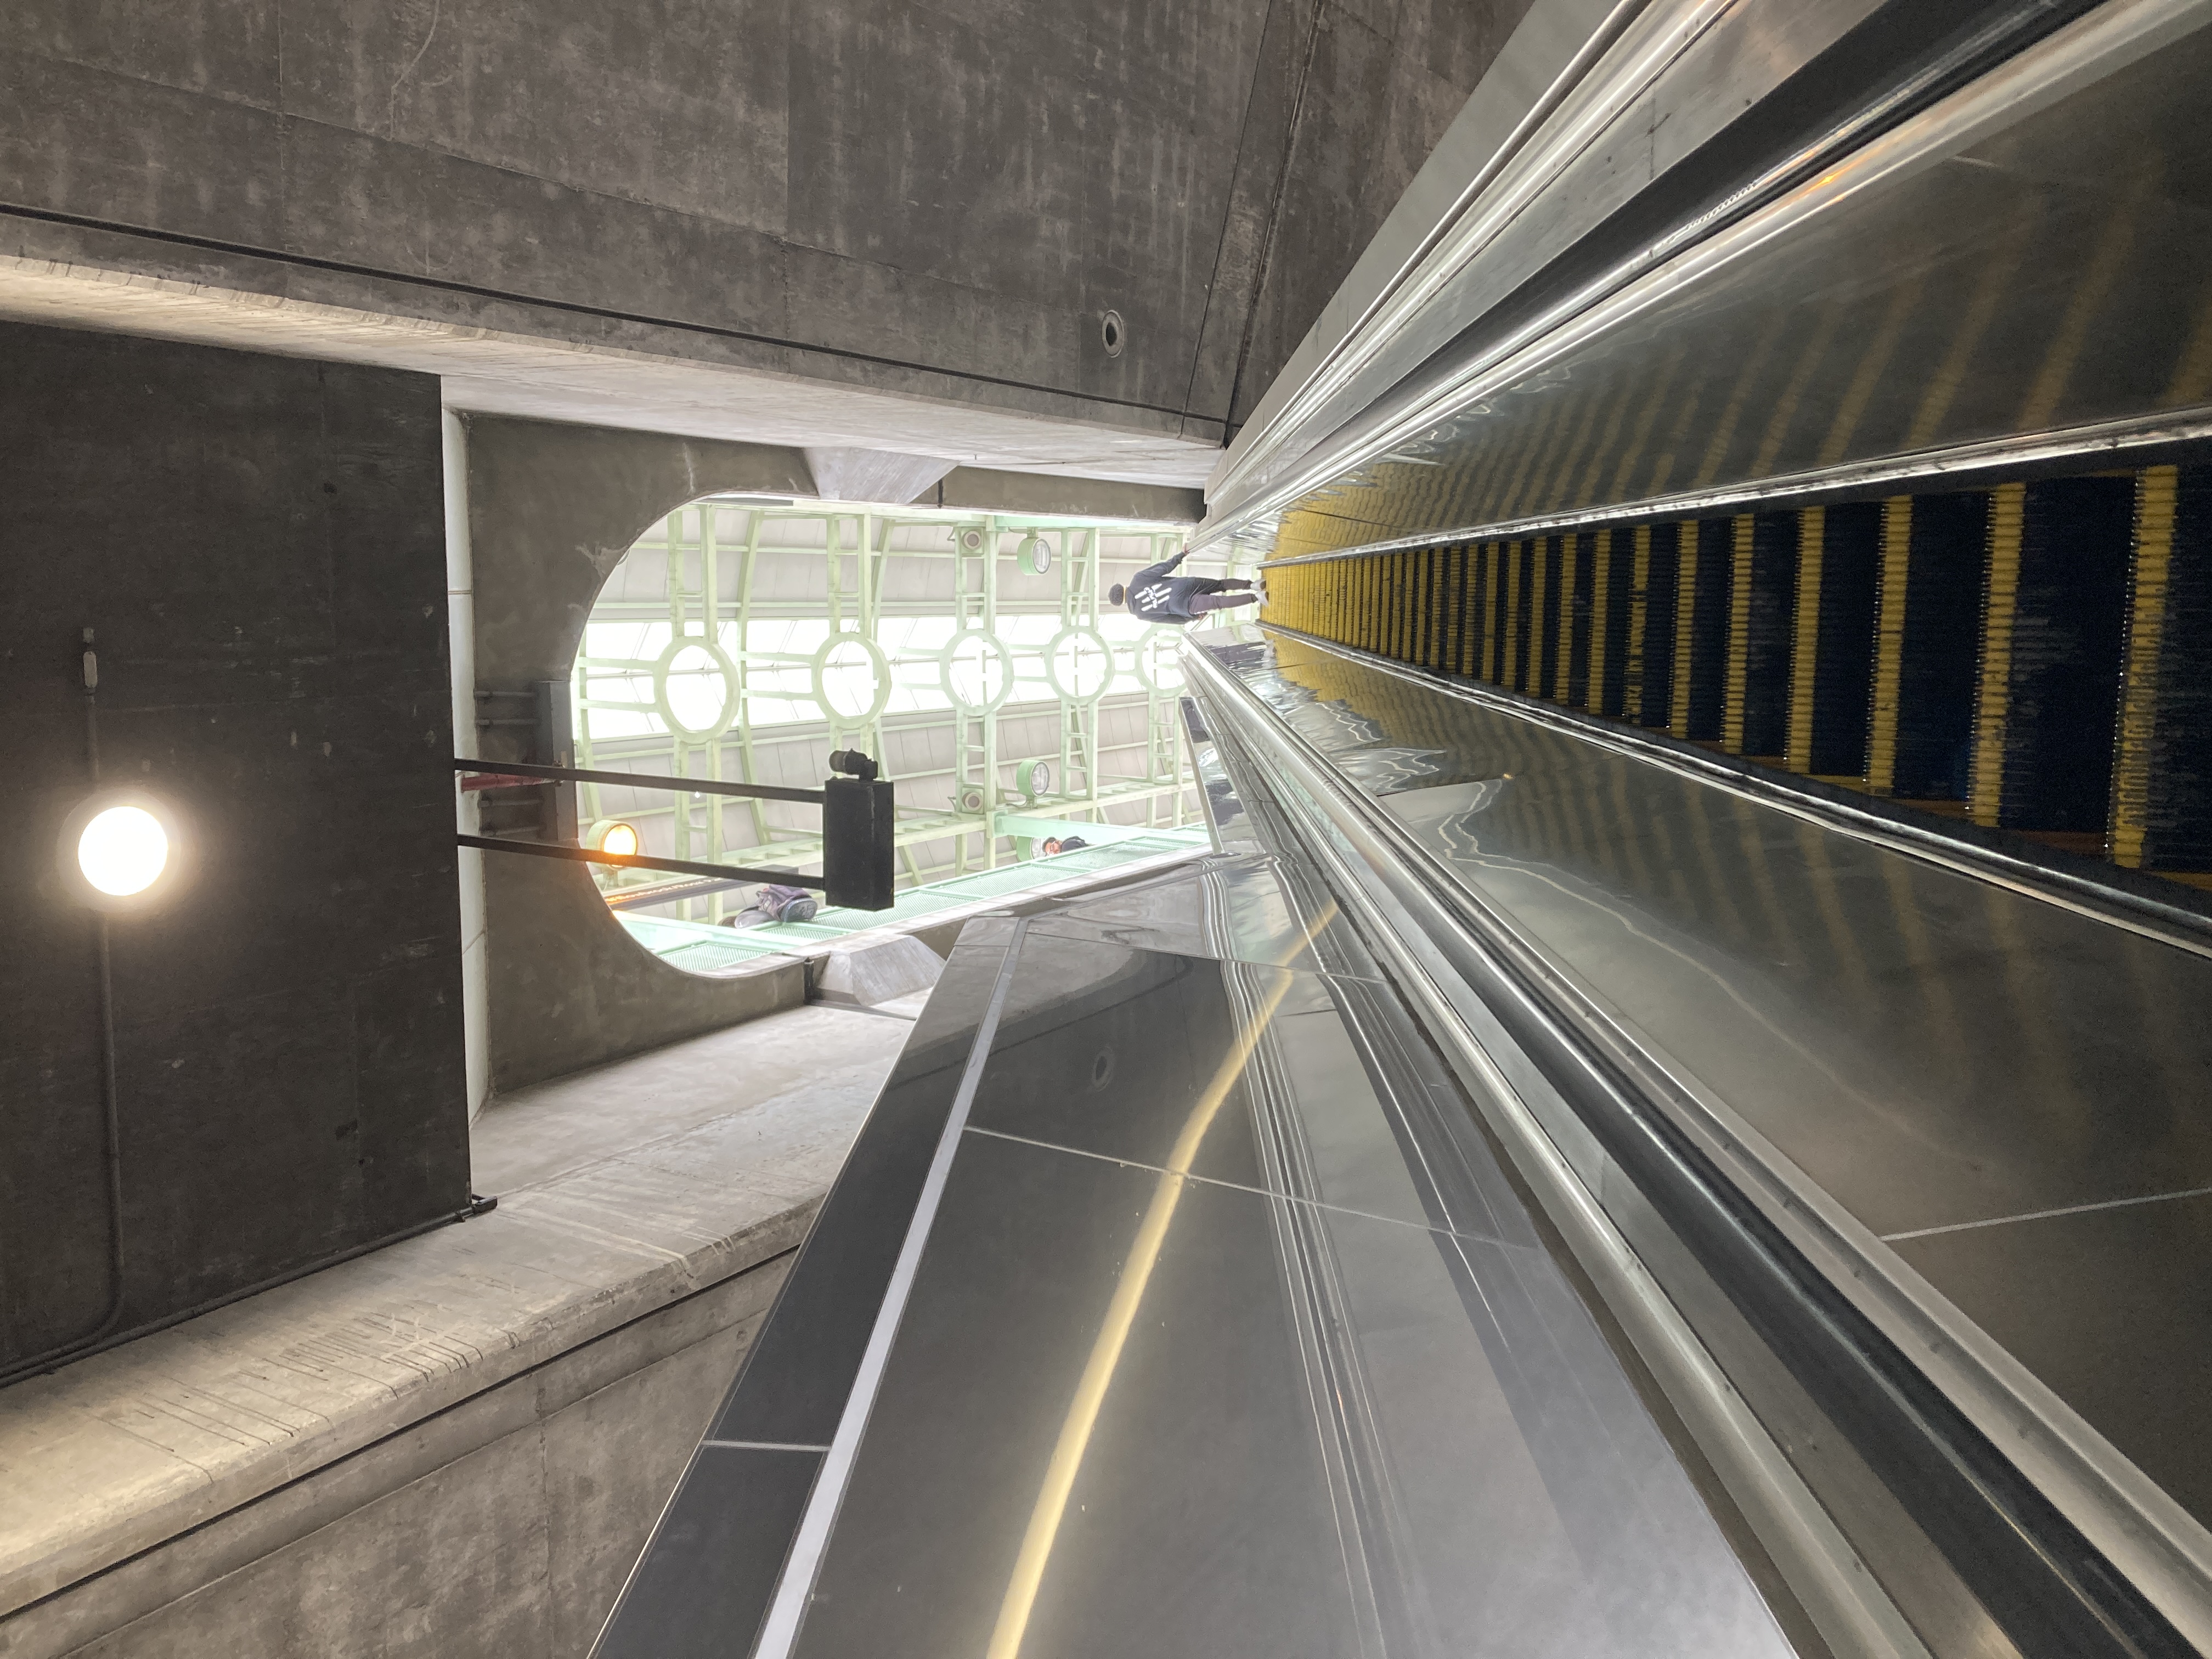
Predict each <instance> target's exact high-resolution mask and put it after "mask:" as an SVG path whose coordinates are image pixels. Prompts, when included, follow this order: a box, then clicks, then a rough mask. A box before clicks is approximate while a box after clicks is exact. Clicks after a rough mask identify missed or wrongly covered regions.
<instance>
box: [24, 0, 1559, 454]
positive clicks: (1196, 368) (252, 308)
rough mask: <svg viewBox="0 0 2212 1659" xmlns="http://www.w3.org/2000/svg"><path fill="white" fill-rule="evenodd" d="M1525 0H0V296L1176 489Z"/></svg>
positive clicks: (476, 396) (591, 414)
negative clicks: (122, 7)
mask: <svg viewBox="0 0 2212 1659" xmlns="http://www.w3.org/2000/svg"><path fill="white" fill-rule="evenodd" d="M1526 4H1527V0H1480V3H1468V0H1401V3H1395V4H1392V5H1389V6H1383V5H1373V4H1358V5H1340V4H1326V3H1321V0H1297V3H1291V4H1285V5H1267V4H1261V3H1255V0H1189V3H1186V4H1182V5H1178V6H1174V7H1168V8H1161V7H1157V6H1151V5H1146V4H1140V3H1136V0H1065V3H1060V4H1054V5H1043V6H1028V7H1011V8H1010V7H1004V6H1000V7H993V8H983V9H977V8H969V7H958V6H945V5H888V4H884V3H881V0H824V3H818V4H812V5H806V6H789V5H787V4H783V3H781V0H734V3H727V4H714V5H709V4H705V3H701V0H674V3H671V4H669V5H666V6H663V7H659V8H657V9H653V10H651V11H649V12H637V13H632V12H631V11H629V10H627V9H623V8H613V9H608V8H605V7H594V6H588V5H580V4H576V3H574V0H548V3H544V4H539V5H535V6H531V7H522V8H515V7H507V8H501V7H467V6H462V7H455V6H452V5H447V6H444V7H442V8H441V7H439V6H435V5H430V4H408V5H402V6H384V7H371V8H368V9H361V8H356V7H348V6H343V5H337V4H333V3H328V0H299V3H291V4H287V5H286V6H284V7H283V8H282V9H281V25H280V21H279V19H280V9H279V8H276V7H275V6H272V5H268V4H258V3H257V4H239V5H230V6H215V7H209V6H206V5H202V4H188V5H183V6H178V7H172V8H156V9H152V10H146V9H133V10H131V12H130V13H129V15H128V21H127V22H125V21H121V20H122V19H123V17H124V15H125V14H123V13H115V14H114V15H109V14H108V12H107V11H106V10H105V9H101V8H98V7H91V8H88V7H86V6H84V5H83V4H82V3H81V0H20V3H19V4H17V5H15V7H12V8H11V9H10V15H9V21H10V23H11V25H13V27H11V29H10V31H9V38H8V40H7V41H6V43H5V52H4V64H5V68H4V78H5V80H6V82H7V83H8V86H9V92H10V94H11V95H10V97H9V100H8V102H7V104H6V106H4V107H0V215H6V216H7V222H8V225H9V241H8V246H7V255H8V256H9V257H7V258H3V259H0V313H4V314H11V315H16V316H37V317H41V318H45V319H50V320H53V321H56V322H61V323H67V324H72V325H79V326H105V327H116V328H129V329H133V330H136V331H143V332H165V331H174V332H175V333H176V334H177V335H178V336H179V337H192V338H200V339H205V340H210V341H214V340H221V341H222V342H224V343H231V344H236V345H244V346H248V347H251V348H254V349H263V350H274V351H289V352H296V353H298V354H300V355H303V356H331V357H336V358H340V359H347V360H351V361H357V362H382V363H386V364H389V365H392V366H402V365H404V366H406V367H410V368H416V369H419V370H424V371H427V372H432V373H438V374H444V375H446V376H447V377H448V380H449V384H448V388H447V391H448V398H449V401H450V402H451V403H452V404H453V406H454V407H457V408H463V409H468V410H483V411H496V412H504V413H509V414H525V415H534V416H541V417H548V418H557V419H566V420H572V421H581V422H593V423H598V424H605V425H623V426H632V427H637V428H648V429H659V430H665V431H678V432H688V433H691V434H694V435H702V436H708V435H712V436H725V437H750V438H755V439H769V440H772V441H778V442H783V443H814V444H829V445H840V444H855V445H860V446H864V447H877V448H890V449H904V450H909V451H914V452H917V453H943V454H945V456H946V458H948V459H962V460H965V461H968V462H970V463H973V464H983V465H998V466H1007V467H1020V468H1029V467H1035V468H1037V469H1040V470H1048V471H1052V470H1062V469H1065V470H1068V471H1075V472H1079V473H1084V474H1086V475H1096V476H1104V477H1127V478H1131V479H1135V480H1139V481H1146V482H1151V483H1164V484H1181V485H1184V486H1188V485H1193V484H1195V483H1198V482H1200V479H1201V478H1202V477H1204V474H1205V472H1206V468H1207V466H1208V465H1210V463H1211V460H1212V451H1213V450H1214V448H1215V447H1217V446H1218V444H1219V443H1220V441H1221V440H1222V438H1223V436H1224V435H1225V430H1226V428H1227V424H1228V423H1232V422H1235V421H1237V419H1240V418H1241V417H1242V415H1243V412H1244V411H1248V410H1249V409H1250V407H1251V405H1252V404H1253V403H1254V402H1255V400H1256V399H1257V398H1258V396H1259V394H1260V392H1262V391H1264V390H1265V388H1266V386H1267V381H1268V380H1269V379H1270V378H1271V377H1272V375H1273V372H1274V369H1275V368H1276V367H1277V366H1278V365H1279V364H1280V363H1281V362H1282V361H1283V359H1284V358H1285V356H1287V355H1288V353H1289V351H1290V349H1291V348H1292V347H1293V346H1295V345H1296V344H1297V341H1298V340H1299V338H1300V337H1302V336H1303V335H1304V333H1305V331H1306V329H1307V326H1308V325H1309V324H1310V323H1311V321H1312V320H1313V318H1314V316H1315V315H1316V313H1318V312H1319V311H1320V309H1321V307H1322V304H1323V302H1324V301H1326V300H1327V299H1328V296H1329V295H1330V294H1331V293H1332V292H1333V291H1334V289H1335V288H1336V285H1337V283H1339V281H1340V279H1341V278H1342V277H1343V276H1344V274H1345V272H1346V270H1348V269H1349V268H1350V267H1351V265H1352V261H1353V259H1354V258H1356V257H1357V255H1358V252H1359V250H1360V248H1361V247H1362V246H1363V245H1364V243H1365V242H1366V240H1367V239H1368V237H1369V236H1370V234H1372V233H1373V232H1374V230H1375V228H1376V225H1377V224H1378V223H1380V222H1381V220H1382V218H1383V215H1384V214H1386V213H1387V212H1388V211H1389V208H1390V205H1391V204H1392V203H1394V202H1395V200H1396V199H1397V197H1398V195H1399V193H1400V192H1401V191H1402V190H1403V189H1404V188H1405V186H1406V185H1407V182H1408V181H1409V180H1410V179H1412V178H1413V174H1414V173H1415V170H1416V169H1417V168H1418V167H1419V166H1420V164H1421V162H1422V161H1423V160H1424V158H1425V157H1426V155H1428V153H1429V151H1430V149H1431V148H1432V147H1433V146H1434V145H1435V143H1437V139H1438V137H1440V136H1441V135H1442V134H1443V131H1445V129H1446V128H1447V126H1448V125H1449V123H1450V122H1451V120H1452V118H1454V116H1455V115H1456V113H1457V112H1458V111H1459V109H1460V107H1461V106H1462V104H1463V103H1464V101H1465V100H1466V99H1467V96H1468V94H1469V92H1471V91H1472V90H1473V88H1474V86H1475V84H1476V82H1477V81H1478V80H1479V79H1480V76H1481V75H1482V73H1483V71H1484V70H1485V69H1486V67H1487V66H1488V64H1490V62H1491V60H1492V58H1494V57H1495V56H1496V55H1497V52H1498V48H1499V46H1501V45H1502V44H1503V42H1504V40H1505V38H1506V37H1507V35H1508V34H1509V33H1510V32H1511V30H1512V28H1513V27H1514V25H1515V24H1516V22H1517V21H1518V20H1519V17H1520V15H1521V13H1522V11H1523V10H1524V9H1526ZM9 208H14V209H17V210H20V211H19V212H17V213H15V214H14V215H8V210H9ZM118 277H119V278H121V279H123V280H122V281H120V282H118V281H115V280H113V279H115V278H118ZM1109 310H1110V311H1114V312H1116V313H1118V314H1119V315H1120V316H1121V318H1122V319H1123V322H1124V325H1125V332H1124V333H1123V334H1122V335H1121V337H1120V342H1119V346H1118V349H1114V350H1109V349H1108V347H1107V344H1106V342H1105V339H1104V337H1103V318H1104V316H1105V314H1106V313H1108V312H1109ZM732 404H738V405H742V407H743V418H742V420H741V421H739V422H736V423H734V424H732V422H730V419H729V409H730V407H731V405H732ZM947 416H952V417H954V422H953V428H952V429H951V430H949V431H948V427H947V420H946V417H947Z"/></svg>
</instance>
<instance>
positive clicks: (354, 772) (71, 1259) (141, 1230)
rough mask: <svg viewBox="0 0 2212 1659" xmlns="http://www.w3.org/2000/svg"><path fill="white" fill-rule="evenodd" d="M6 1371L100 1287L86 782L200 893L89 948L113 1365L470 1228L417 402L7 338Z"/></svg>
mask: <svg viewBox="0 0 2212 1659" xmlns="http://www.w3.org/2000/svg"><path fill="white" fill-rule="evenodd" d="M0 362H6V364H7V366H8V372H7V374H5V376H3V377H0V545H4V546H5V547H6V549H7V550H8V552H9V559H10V564H9V592H8V594H7V597H6V599H5V600H4V602H0V707H4V708H6V709H7V711H8V718H7V719H6V720H5V721H4V722H0V775H4V776H5V777H6V778H7V780H8V781H9V789H10V792H11V797H12V799H14V801H15V805H16V808H17V811H16V815H15V824H14V828H13V832H12V836H11V841H12V844H13V848H14V855H13V856H12V857H10V858H9V860H7V861H6V863H5V866H4V873H0V940H4V941H5V948H4V949H0V1011H4V1017H5V1019H6V1022H7V1024H6V1027H5V1030H4V1036H0V1370H4V1369H5V1367H6V1365H7V1364H8V1363H9V1361H12V1360H19V1359H21V1358H23V1357H25V1356H27V1355H29V1354H33V1353H36V1352H42V1351H44V1350H46V1349H47V1348H48V1347H50V1346H53V1345H56V1344H60V1343H64V1342H66V1341H69V1340H71V1339H73V1338H75V1337H76V1336H78V1335H81V1334H87V1333H90V1332H92V1331H94V1330H95V1329H96V1328H99V1327H100V1325H101V1322H102V1317H103V1311H104V1310H106V1307H107V1305H108V1302H109V1297H110V1292H111V1288H112V1283H113V1280H112V1275H111V1271H110V1267H109V1261H108V1249H109V1243H108V1241H109V1231H110V1218H111V1210H110V1206H109V1203H108V1189H107V1179H106V1160H105V1156H104V1148H105V1145H106V1134H105V1130H104V1127H103V1109H102V1079H103V1066H102V1061H101V1044H102V1036H101V1018H100V1006H101V1004H100V980H99V953H98V946H97V935H96V933H95V929H94V922H93V919H92V915H91V913H89V912H88V911H87V910H86V909H84V908H80V907H79V906H78V905H77V904H76V903H75V902H72V901H71V900H70V897H69V896H68V894H67V892H66V890H64V887H63V885H62V884H61V881H60V878H59V874H58V869H57V865H56V860H55V851H54V849H55V848H56V845H57V838H58V836H59V834H60V832H61V829H62V825H63V821H64V817H65V816H66V815H67V814H68V812H69V811H70V810H71V809H72V808H73V807H74V806H75V805H76V804H77V803H78V802H79V801H80V800H81V799H84V798H85V797H86V796H87V795H88V793H90V792H91V790H92V789H93V787H94V771H93V768H92V766H91V764H90V762H89V759H88V734H87V728H86V708H85V701H86V700H85V696H84V694H83V691H82V678H81V675H80V673H79V669H78V660H77V659H78V650H79V647H78V639H79V632H80V629H82V628H84V627H86V626H90V627H92V628H94V629H96V631H97V637H98V647H99V653H100V690H99V756H100V761H99V769H98V777H99V779H100V781H101V782H102V783H104V784H106V785H114V784H118V783H125V782H127V783H130V784H132V785H136V786H139V787H144V788H147V789H149V790H151V791H155V792H157V793H161V794H162V795H163V796H165V797H167V799H170V800H171V801H173V803H174V804H175V805H177V807H178V808H179V810H180V811H181V812H182V814H183V816H184V817H185V820H186V822H187V823H188V825H189V826H190V827H191V829H192V830H193V832H194V836H195V839H196V841H197V846H198V857H197V870H196V872H194V874H193V876H192V878H191V880H190V881H189V882H188V883H187V884H185V885H184V886H183V887H182V889H181V890H179V892H178V893H177V895H176V896H175V897H174V899H173V902H169V903H167V904H166V905H165V906H162V907H160V908H157V909H155V911H153V912H152V913H150V914H139V915H118V916H117V917H116V918H115V919H114V920H113V921H112V924H111V927H110V937H111V947H110V956H111V960H112V990H113V1009H114V1024H115V1044H116V1049H115V1059H116V1075H115V1083H116V1094H117V1103H118V1120H119V1124H120V1129H121V1134H120V1149H121V1170H122V1173H121V1182H122V1196H123V1212H122V1235H123V1245H124V1253H125V1267H124V1276H123V1288H124V1296H123V1301H122V1305H121V1306H120V1308H119V1309H118V1310H116V1311H115V1313H114V1315H113V1316H112V1319H111V1320H109V1321H108V1325H109V1328H111V1330H112V1331H113V1332H115V1333H121V1332H127V1331H129V1330H131V1329H132V1328H136V1327H137V1326H139V1325H142V1324H144V1323H146V1322H150V1321H153V1320H156V1319H159V1318H161V1317H163V1316H167V1315H169V1314H172V1313H174V1312H177V1311H179V1310H183V1309H185V1308H187V1307H191V1306H192V1305H194V1304H198V1303H200V1302H203V1301H204V1300H207V1299H210V1298H213V1297H222V1296H227V1295H229V1294H232V1293H234V1292H235V1291H239V1290H240V1289H242V1288H244V1287H245V1286H246V1285H252V1284H254V1283H256V1282H258V1281H260V1280H264V1279H270V1278H272V1277H276V1276H280V1275H283V1274H286V1273H294V1272H297V1271H299V1270H300V1269H301V1268H302V1267H307V1266H308V1265H310V1264H312V1263H313V1262H316V1261H320V1260H323V1259H325V1258H326V1257H328V1256H329V1255H331V1254H333V1253H334V1252H337V1251H340V1250H343V1249H349V1248H350V1247H353V1246H356V1245H359V1244H362V1243H367V1242H368V1241H371V1240H374V1239H377V1238H380V1237H386V1236H387V1235H389V1234H391V1233H392V1232H394V1231H398V1230H400V1229H403V1228H405V1227H408V1226H410V1225H422V1224H426V1223H428V1222H430V1221H432V1220H434V1219H435V1218H437V1217H439V1216H441V1215H445V1214H450V1213H452V1212H454V1211H455V1210H457V1209H459V1207H460V1206H463V1205H464V1204H465V1203H466V1202H467V1200H468V1191H469V1188H468V1151H467V1145H466V1127H467V1125H466V1104H465V1097H464V1085H463V1076H462V1037H461V1014H460V996H459V988H460V975H459V955H460V940H459V917H458V915H457V914H456V908H455V903H454V892H453V870H454V860H453V841H452V825H453V816H452V814H453V808H452V805H451V802H452V799H453V786H452V783H451V781H450V767H449V763H448V760H447V757H448V755H449V754H450V752H451V751H450V748H449V744H450V743H451V738H452V734H451V719H450V713H449V704H448V700H447V699H448V694H447V685H446V653H445V638H446V624H445V597H444V587H445V572H444V556H443V552H442V538H441V505H440V459H439V438H438V422H439V411H438V395H437V386H436V383H435V381H433V380H428V379H427V378H425V377H422V376H417V375H408V374H395V373H392V372H388V371H384V370H375V369H360V368H344V367H339V366H336V365H324V364H317V363H312V362H297V361H294V360H289V359H285V358H279V357H268V356H247V355H243V354H240V353H234V352H224V351H215V350H209V349H202V348H197V347H188V346H176V345H168V344H162V343H154V342H149V341H143V340H132V339H129V338H125V337H117V336H112V335H99V334H82V333H71V332H64V331H52V330H45V329H33V328H23V327H18V326H15V325H0Z"/></svg>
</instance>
